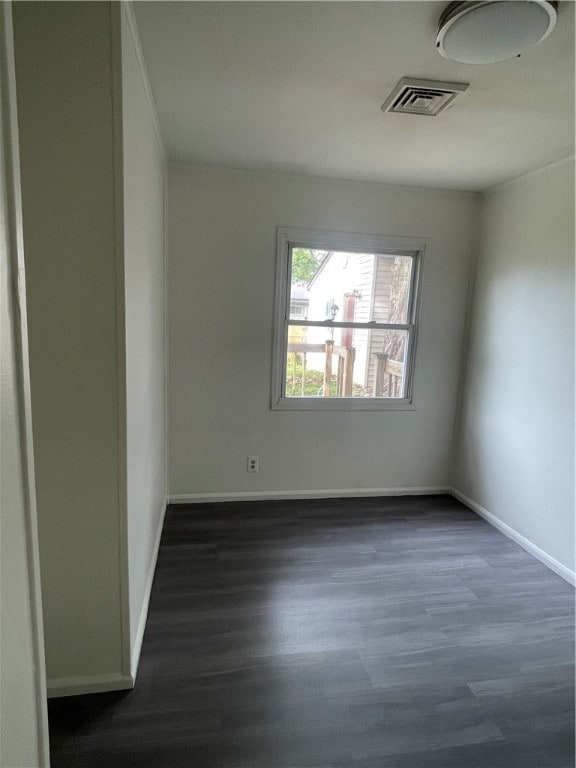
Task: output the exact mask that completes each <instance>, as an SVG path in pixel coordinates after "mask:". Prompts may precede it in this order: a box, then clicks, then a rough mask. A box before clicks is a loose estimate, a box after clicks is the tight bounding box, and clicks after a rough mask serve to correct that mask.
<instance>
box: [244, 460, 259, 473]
mask: <svg viewBox="0 0 576 768" xmlns="http://www.w3.org/2000/svg"><path fill="white" fill-rule="evenodd" d="M246 469H247V471H248V472H258V456H248V466H247V467H246Z"/></svg>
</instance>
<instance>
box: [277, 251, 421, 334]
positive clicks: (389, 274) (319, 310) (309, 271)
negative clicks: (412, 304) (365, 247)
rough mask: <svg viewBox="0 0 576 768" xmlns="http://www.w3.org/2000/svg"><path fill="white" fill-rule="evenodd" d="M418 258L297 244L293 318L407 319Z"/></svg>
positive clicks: (291, 310) (343, 320)
mask: <svg viewBox="0 0 576 768" xmlns="http://www.w3.org/2000/svg"><path fill="white" fill-rule="evenodd" d="M412 263H413V259H412V258H410V257H409V256H380V255H375V254H371V253H347V252H345V251H319V250H313V249H306V248H293V249H292V268H291V275H290V318H291V319H296V318H299V317H305V318H307V319H308V320H336V321H339V322H346V321H354V322H369V321H370V320H376V321H377V322H380V323H406V322H407V321H408V300H409V295H410V280H411V276H412ZM296 307H298V308H299V309H298V310H296ZM297 312H299V314H297Z"/></svg>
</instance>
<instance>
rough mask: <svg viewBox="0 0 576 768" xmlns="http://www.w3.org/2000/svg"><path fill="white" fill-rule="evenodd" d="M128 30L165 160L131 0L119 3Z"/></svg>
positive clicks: (156, 113) (163, 156)
mask: <svg viewBox="0 0 576 768" xmlns="http://www.w3.org/2000/svg"><path fill="white" fill-rule="evenodd" d="M121 6H122V8H123V10H124V15H125V18H126V23H127V25H128V30H129V31H130V38H131V40H132V45H133V46H134V52H135V54H136V61H137V62H138V68H139V70H140V75H141V77H142V83H143V85H144V91H145V92H146V98H147V99H148V102H149V104H150V112H151V113H152V123H153V124H154V135H155V136H156V141H157V143H158V149H159V150H160V154H161V155H162V158H163V159H164V161H166V149H165V148H164V140H163V138H162V131H161V130H160V121H159V120H158V110H157V109H156V102H155V101H154V95H153V93H152V86H151V85H150V77H149V75H148V68H147V67H146V61H145V59H144V54H143V52H142V43H141V42H140V35H139V34H138V24H137V23H136V19H135V17H134V8H133V6H132V3H131V2H124V3H121Z"/></svg>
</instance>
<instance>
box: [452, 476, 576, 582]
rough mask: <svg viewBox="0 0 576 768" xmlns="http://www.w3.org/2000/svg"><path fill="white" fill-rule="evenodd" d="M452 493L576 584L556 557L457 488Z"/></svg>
mask: <svg viewBox="0 0 576 768" xmlns="http://www.w3.org/2000/svg"><path fill="white" fill-rule="evenodd" d="M450 493H451V494H452V496H454V498H456V499H458V501H461V502H462V503H463V504H465V505H466V506H467V507H469V508H470V509H471V510H472V511H473V512H476V514H477V515H480V517H483V518H484V520H486V521H487V522H488V523H490V525H493V526H494V528H496V529H497V530H499V531H500V533H503V534H504V535H505V536H507V537H508V538H509V539H512V541H514V542H516V544H519V545H520V546H521V547H522V549H525V550H526V551H527V552H528V553H529V554H531V555H532V556H533V557H535V558H536V559H537V560H540V562H541V563H544V565H546V566H547V567H548V568H550V570H551V571H554V573H557V574H558V576H561V577H562V578H563V579H565V580H566V581H567V582H568V583H569V584H572V585H574V584H576V573H575V572H574V571H571V570H570V568H567V567H566V566H565V565H562V563H560V562H559V561H558V560H556V559H555V558H554V557H552V556H551V555H549V554H547V553H546V552H544V550H543V549H540V547H539V546H537V545H536V544H534V542H532V541H530V539H527V538H526V537H525V536H523V535H522V534H521V533H518V531H516V530H515V529H514V528H512V527H511V526H509V525H508V524H507V523H505V522H503V521H502V520H500V518H499V517H497V516H496V515H494V514H493V513H492V512H489V511H488V510H487V509H485V508H484V507H483V506H481V505H480V504H478V502H476V501H474V499H471V498H470V497H469V496H466V494H464V493H462V492H461V491H459V490H457V489H456V488H451V489H450Z"/></svg>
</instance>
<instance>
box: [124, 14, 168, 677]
mask: <svg viewBox="0 0 576 768" xmlns="http://www.w3.org/2000/svg"><path fill="white" fill-rule="evenodd" d="M122 11H123V12H122V113H123V119H122V125H123V152H124V255H125V263H124V279H125V304H126V310H125V311H126V417H127V434H126V438H127V502H128V561H129V589H130V647H131V654H132V672H133V674H135V673H136V665H137V661H138V656H139V653H140V644H141V642H142V634H143V631H144V625H145V620H146V613H147V607H148V597H149V590H150V587H151V582H152V576H153V573H154V566H155V563H156V548H157V543H158V539H159V534H160V529H161V524H162V520H163V513H164V509H165V500H166V487H165V485H166V484H165V474H166V473H165V429H164V401H165V392H164V368H165V355H164V336H165V326H164V309H165V308H164V171H165V168H164V155H163V149H162V146H161V143H160V138H159V134H158V132H157V129H156V122H155V111H154V106H153V103H152V102H151V98H150V95H149V93H150V92H149V90H148V81H147V76H146V72H145V69H144V65H143V62H142V59H141V58H140V56H141V54H140V48H139V42H138V37H137V32H136V29H135V27H134V25H133V21H132V17H131V15H130V12H129V6H128V5H127V4H123V5H122Z"/></svg>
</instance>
